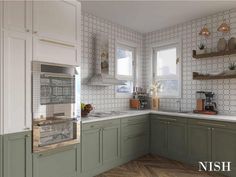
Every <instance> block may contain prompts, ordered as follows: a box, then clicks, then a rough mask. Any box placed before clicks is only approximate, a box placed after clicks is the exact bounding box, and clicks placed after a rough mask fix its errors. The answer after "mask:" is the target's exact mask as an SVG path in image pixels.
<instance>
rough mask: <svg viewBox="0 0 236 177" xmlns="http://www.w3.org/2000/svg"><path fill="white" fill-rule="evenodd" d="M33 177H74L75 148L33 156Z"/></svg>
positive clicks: (75, 163)
mask: <svg viewBox="0 0 236 177" xmlns="http://www.w3.org/2000/svg"><path fill="white" fill-rule="evenodd" d="M33 159H34V163H33V166H34V167H33V169H34V170H33V172H34V176H35V177H65V176H68V177H76V174H77V149H76V146H73V147H67V148H65V149H60V150H59V149H58V150H56V151H50V152H46V153H40V154H34V158H33Z"/></svg>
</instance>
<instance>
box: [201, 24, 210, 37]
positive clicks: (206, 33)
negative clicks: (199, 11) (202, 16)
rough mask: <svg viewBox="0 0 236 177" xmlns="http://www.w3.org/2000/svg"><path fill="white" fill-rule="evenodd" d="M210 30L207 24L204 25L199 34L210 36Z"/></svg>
mask: <svg viewBox="0 0 236 177" xmlns="http://www.w3.org/2000/svg"><path fill="white" fill-rule="evenodd" d="M210 34H211V33H210V31H209V30H208V28H207V26H206V24H205V25H204V27H203V28H202V29H201V31H200V32H199V35H201V36H205V37H208V36H210Z"/></svg>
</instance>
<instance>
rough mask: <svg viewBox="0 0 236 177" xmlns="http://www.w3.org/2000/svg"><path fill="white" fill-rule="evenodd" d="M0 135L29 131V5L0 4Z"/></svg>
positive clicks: (30, 3)
mask: <svg viewBox="0 0 236 177" xmlns="http://www.w3.org/2000/svg"><path fill="white" fill-rule="evenodd" d="M0 5H1V7H0V8H1V10H0V13H1V15H0V16H1V17H3V18H1V19H3V21H2V23H1V24H2V26H1V25H0V26H1V35H0V36H1V44H2V45H3V46H2V48H1V49H2V50H3V55H1V57H2V58H1V76H2V77H1V91H2V92H1V108H2V109H1V110H2V111H1V116H2V119H3V121H2V127H1V133H4V134H7V133H15V132H22V131H28V130H30V129H31V127H32V124H31V122H32V121H31V120H32V116H31V60H32V2H30V1H23V0H22V1H2V2H1V4H0Z"/></svg>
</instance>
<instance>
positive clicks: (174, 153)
mask: <svg viewBox="0 0 236 177" xmlns="http://www.w3.org/2000/svg"><path fill="white" fill-rule="evenodd" d="M167 141H168V142H167V144H168V157H169V158H171V159H175V160H180V161H186V160H187V158H186V156H187V124H186V123H181V122H168V138H167Z"/></svg>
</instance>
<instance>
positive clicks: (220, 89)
mask: <svg viewBox="0 0 236 177" xmlns="http://www.w3.org/2000/svg"><path fill="white" fill-rule="evenodd" d="M224 18H225V19H226V21H227V22H228V23H229V24H230V26H231V32H230V34H228V35H225V38H226V39H229V38H230V37H231V36H234V37H236V9H233V10H229V11H225V12H221V13H218V14H215V15H212V16H208V17H205V18H200V19H196V20H192V21H190V22H186V23H183V24H179V25H175V26H172V27H169V28H166V29H162V30H158V31H154V32H150V33H147V34H145V36H144V56H145V57H144V60H143V75H144V76H143V77H144V78H143V83H144V85H145V86H146V87H149V85H150V84H151V82H152V81H151V80H152V79H151V78H152V76H151V73H152V72H150V71H151V70H152V66H151V54H150V47H151V45H152V44H156V43H158V42H160V43H161V42H164V41H166V40H170V39H175V38H181V39H182V42H183V43H182V44H183V48H182V66H183V69H182V92H183V96H182V99H181V101H182V108H183V109H185V110H189V111H190V110H193V109H194V108H195V92H196V91H198V90H204V91H213V92H215V93H216V102H217V104H218V109H219V112H220V113H222V114H236V79H225V80H206V81H195V80H192V72H193V71H198V72H207V71H208V72H209V71H222V70H227V69H228V62H229V59H230V60H231V61H235V62H236V56H235V55H234V56H224V57H214V58H208V59H203V60H196V59H193V58H192V50H193V49H196V48H197V45H199V43H200V42H201V40H202V37H201V36H199V35H198V33H199V31H200V30H201V28H202V27H203V26H204V24H207V27H208V29H209V30H210V32H211V36H210V37H209V39H208V40H207V46H208V48H213V49H215V48H216V46H217V41H218V39H219V38H221V37H222V34H221V33H219V32H217V28H218V26H219V25H220V24H221V23H222V21H223V19H224ZM161 109H177V103H176V99H161Z"/></svg>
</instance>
